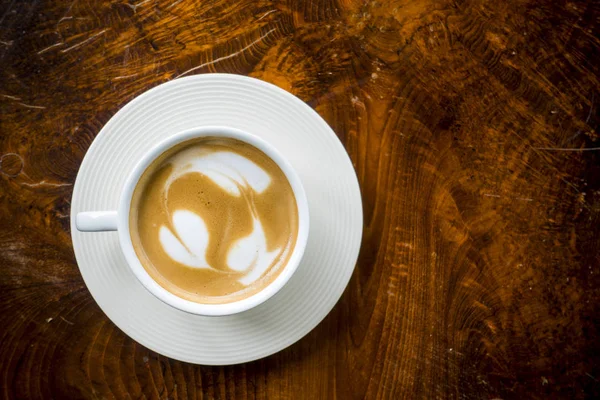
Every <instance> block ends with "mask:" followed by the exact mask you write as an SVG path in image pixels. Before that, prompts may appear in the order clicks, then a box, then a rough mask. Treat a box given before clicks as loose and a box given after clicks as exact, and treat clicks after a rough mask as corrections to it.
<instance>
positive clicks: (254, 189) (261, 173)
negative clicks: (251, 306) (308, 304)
mask: <svg viewBox="0 0 600 400" xmlns="http://www.w3.org/2000/svg"><path fill="white" fill-rule="evenodd" d="M129 226H130V234H131V239H132V242H133V247H134V249H135V252H136V254H137V256H138V258H139V259H140V261H141V263H142V265H143V267H144V269H145V270H146V271H147V272H148V274H149V275H150V276H151V277H152V278H153V279H154V280H155V281H156V282H157V283H158V284H159V285H161V286H162V287H163V288H165V289H166V290H168V291H169V292H171V293H173V294H175V295H177V296H179V297H182V298H184V299H187V300H191V301H195V302H198V303H207V304H218V303H229V302H233V301H237V300H241V299H244V298H246V297H249V296H251V295H253V294H255V293H257V292H259V291H261V290H262V289H264V288H265V287H266V286H268V285H269V284H270V283H271V282H272V281H273V280H275V278H277V276H278V275H279V274H280V272H281V271H282V270H283V268H284V267H285V265H286V264H287V262H288V260H289V258H290V256H291V254H292V252H293V250H294V246H295V244H296V237H297V234H298V207H297V204H296V199H295V197H294V192H293V190H292V187H291V186H290V183H289V182H288V180H287V178H286V176H285V174H284V173H283V171H282V170H281V169H280V168H279V166H278V165H277V164H276V163H275V162H274V161H273V160H271V158H269V157H268V156H267V155H266V154H265V153H263V152H262V151H261V150H259V149H257V148H256V147H254V146H252V145H250V144H247V143H245V142H242V141H239V140H235V139H228V138H218V137H204V138H198V139H193V140H190V141H187V142H184V143H181V144H179V145H177V146H175V147H173V148H171V149H170V150H168V151H166V152H165V153H163V154H162V155H161V156H160V157H158V158H157V159H156V160H155V161H154V162H153V163H152V164H151V165H150V166H149V167H148V168H147V169H146V171H145V172H144V173H143V175H142V177H141V178H140V180H139V182H138V184H137V186H136V188H135V191H134V194H133V197H132V201H131V212H130V215H129Z"/></svg>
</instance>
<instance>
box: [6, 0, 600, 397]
mask: <svg viewBox="0 0 600 400" xmlns="http://www.w3.org/2000/svg"><path fill="white" fill-rule="evenodd" d="M215 71H218V72H229V73H237V74H246V75H250V76H253V77H256V78H260V79H263V80H266V81H269V82H272V83H275V84H276V85H279V86H281V87H282V88H285V89H287V90H289V91H290V92H292V93H294V94H296V95H298V96H299V97H301V98H302V99H303V100H305V101H306V102H308V104H310V105H311V106H312V107H314V108H315V109H316V110H317V112H319V114H321V115H322V116H323V117H324V118H325V119H326V120H327V121H328V122H329V124H331V126H332V127H333V129H334V130H335V132H336V133H337V134H338V136H339V138H340V139H341V140H342V142H343V143H344V145H345V146H346V149H347V150H348V152H349V154H350V157H351V158H352V160H353V162H354V165H355V167H356V170H357V173H358V177H359V180H360V184H361V187H362V193H363V199H364V213H365V232H364V240H363V244H362V250H361V255H360V258H359V262H358V265H357V269H356V271H355V274H354V276H353V279H352V281H351V283H350V285H349V287H348V289H347V291H346V293H345V294H344V296H343V297H342V299H341V301H340V303H339V304H338V305H337V306H336V308H335V309H334V310H333V312H332V313H331V314H330V315H329V316H328V317H327V318H326V320H325V321H324V322H323V323H322V324H321V325H319V327H318V328H316V329H315V330H314V331H313V332H312V333H310V334H309V335H308V336H307V337H306V338H304V339H303V340H301V341H300V342H299V343H296V344H295V345H293V346H292V347H290V348H289V349H287V350H285V351H282V352H281V353H279V354H277V355H274V356H271V357H269V358H267V359H264V360H260V361H256V362H253V363H249V364H246V365H238V366H231V367H224V368H223V367H218V368H217V367H203V366H195V365H190V364H186V363H182V362H178V361H175V360H171V359H168V358H166V357H163V356H160V355H158V354H155V353H153V352H151V351H149V350H147V349H145V348H144V347H142V346H140V345H139V344H137V343H135V342H134V341H133V340H131V339H129V338H128V337H127V336H125V335H124V334H123V333H122V332H121V331H120V330H119V329H118V328H116V327H115V326H114V325H113V324H112V322H111V321H110V320H109V319H108V318H107V317H106V316H105V315H104V314H103V313H102V311H101V310H100V309H99V308H98V306H97V305H96V304H95V302H94V300H93V299H92V297H91V296H90V294H89V292H88V291H87V289H86V287H85V285H84V283H83V281H82V278H81V275H80V274H79V271H78V269H77V265H76V263H75V259H74V256H73V250H72V247H71V240H70V233H69V202H70V198H71V192H72V188H73V186H72V185H73V182H74V180H75V176H76V174H77V169H78V167H79V164H80V162H81V160H82V158H83V156H84V154H85V152H86V150H87V148H88V147H89V146H90V144H91V142H92V140H93V138H94V136H95V135H96V134H97V133H98V132H99V130H100V129H101V127H102V126H103V125H104V124H105V123H106V122H107V121H108V120H109V118H110V117H111V116H112V115H113V114H114V113H115V112H116V111H117V110H118V109H119V108H120V107H122V106H123V105H124V104H126V103H127V102H128V101H130V100H131V99H133V98H134V97H135V96H137V95H139V94H140V93H142V92H144V91H145V90H148V89H149V88H151V87H153V86H155V85H158V84H160V83H162V82H166V81H168V80H171V79H174V78H176V77H178V76H183V75H190V74H199V73H207V72H215ZM599 105H600V3H599V2H598V1H583V0H572V1H563V0H495V1H488V0H397V1H383V0H380V1H363V0H313V1H311V0H287V1H266V0H261V1H254V0H241V1H238V0H212V1H209V0H205V1H200V0H198V1H192V0H138V1H137V3H136V4H134V3H133V0H129V1H127V0H117V1H111V2H108V1H94V0H74V1H73V0H56V1H44V2H42V1H36V0H30V1H15V0H12V1H11V0H2V5H1V6H0V157H1V159H0V160H1V161H0V268H1V271H0V326H1V328H0V337H1V339H0V396H2V397H6V398H21V399H26V398H44V399H50V398H56V399H65V398H129V397H131V398H161V399H166V398H169V399H172V398H190V397H191V398H205V399H212V398H221V399H225V398H227V399H233V398H244V399H245V398H261V399H266V398H269V399H296V398H300V399H316V398H323V399H333V398H338V399H361V398H389V399H400V398H407V399H415V398H456V399H493V398H501V399H507V398H540V399H542V398H548V397H553V398H584V397H590V398H591V397H598V396H600V382H599V381H600V332H599V328H600V322H599V321H600V310H599V307H600V255H599V250H600V158H599V157H600V151H597V150H600V149H599V148H600V145H599V144H598V124H599V122H600V118H599V113H598V109H599Z"/></svg>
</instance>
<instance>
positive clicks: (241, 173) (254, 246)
mask: <svg viewBox="0 0 600 400" xmlns="http://www.w3.org/2000/svg"><path fill="white" fill-rule="evenodd" d="M170 164H171V166H172V167H173V171H172V172H171V174H170V175H169V178H168V179H167V181H166V185H165V187H164V189H163V190H164V193H163V196H164V199H165V207H168V201H169V188H170V187H171V184H172V183H173V182H174V181H176V180H177V179H179V178H180V177H182V176H184V175H186V174H191V173H197V174H201V175H204V176H206V177H207V178H208V179H210V180H211V181H213V182H214V183H215V184H216V185H218V186H219V187H220V188H221V189H223V190H224V191H225V192H226V193H228V194H229V195H230V196H234V197H240V196H243V198H244V200H245V201H246V203H247V207H248V212H249V213H250V214H251V215H252V232H251V233H250V234H249V235H248V236H246V237H243V238H241V239H238V240H236V241H235V242H234V243H232V244H231V246H230V247H229V251H228V252H227V262H226V264H227V267H229V268H230V269H232V270H234V271H238V272H244V273H245V275H244V276H242V277H240V278H239V279H238V282H240V283H242V284H244V285H249V284H251V283H253V282H254V281H256V280H257V279H258V278H260V277H261V276H262V274H263V273H264V272H265V271H266V270H267V268H269V267H270V266H271V265H273V263H274V262H275V261H276V259H277V258H278V257H279V256H280V255H281V253H282V252H284V251H286V253H287V252H288V251H289V246H286V247H285V248H283V249H282V248H278V249H275V250H273V251H267V239H266V237H265V232H264V229H263V227H262V223H261V222H260V218H259V217H258V216H257V215H256V212H255V211H254V210H255V205H254V202H253V194H252V193H250V191H253V192H255V193H258V194H260V193H262V192H264V191H265V190H266V189H267V188H268V187H269V185H270V184H271V178H270V177H269V175H268V174H267V173H266V172H265V171H264V170H263V169H261V168H260V167H259V166H257V165H256V164H254V163H253V162H252V161H250V160H248V159H247V158H245V157H243V156H241V155H239V154H236V153H231V152H218V153H206V152H203V151H202V150H201V149H195V148H192V149H188V150H185V151H182V152H181V153H179V154H177V155H176V156H175V157H173V159H172V160H171V161H170ZM167 212H169V210H168V208H167ZM169 214H170V215H171V224H172V226H173V228H174V230H175V232H176V234H174V233H173V232H171V230H170V229H169V227H167V226H165V225H162V226H161V227H160V231H159V238H160V242H161V244H162V246H163V249H164V251H165V252H166V253H167V254H168V255H169V256H170V257H171V258H172V259H173V260H174V261H177V262H179V263H181V264H184V265H187V266H189V267H193V268H209V269H214V268H213V267H212V266H210V265H209V263H208V261H207V260H206V250H207V248H208V241H209V239H210V237H209V236H210V234H209V232H208V229H207V228H206V224H205V223H204V220H202V218H201V217H200V216H199V215H196V214H194V213H193V212H192V211H189V210H176V211H174V212H173V213H171V212H169ZM178 238H179V239H178Z"/></svg>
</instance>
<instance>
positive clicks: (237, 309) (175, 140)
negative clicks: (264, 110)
mask: <svg viewBox="0 0 600 400" xmlns="http://www.w3.org/2000/svg"><path fill="white" fill-rule="evenodd" d="M201 137H223V138H230V139H237V140H240V141H242V142H245V143H248V144H250V145H252V146H254V147H256V148H258V149H259V150H261V151H262V152H263V153H265V154H266V155H267V156H268V157H269V158H271V159H272V160H273V161H274V162H275V163H276V164H277V165H278V166H279V168H281V170H282V171H283V173H284V174H285V176H286V178H287V180H288V182H289V183H290V186H291V187H292V191H293V193H294V197H295V198H296V205H297V207H298V235H297V237H296V244H295V246H294V249H293V251H292V254H291V256H290V258H289V260H288V262H287V264H286V265H285V266H284V267H283V270H282V271H281V272H280V273H279V275H278V276H277V278H275V280H273V282H271V283H270V284H269V285H267V286H266V287H265V288H263V289H262V290H261V291H259V292H258V293H255V294H253V295H251V296H249V297H246V298H244V299H241V300H237V301H234V302H231V303H222V304H207V303H197V302H194V301H191V300H186V299H184V298H181V297H179V296H177V295H175V294H173V293H171V292H169V291H168V290H167V289H165V288H163V287H162V286H161V285H159V284H158V282H156V281H155V280H154V279H152V277H151V276H150V274H148V272H147V271H146V269H145V268H144V267H143V265H142V263H141V261H140V260H139V258H138V257H137V254H136V253H135V250H134V247H133V243H132V240H131V234H130V232H129V212H130V209H131V200H132V197H133V192H134V190H135V187H136V186H137V183H138V181H139V179H140V178H141V176H142V174H143V173H144V171H145V170H146V168H148V166H150V164H151V163H152V162H153V161H154V160H155V159H156V158H157V157H159V156H160V155H161V154H163V153H164V152H165V151H167V150H168V149H170V148H172V147H173V146H175V145H177V144H179V143H182V142H185V141H187V140H191V139H196V138H201ZM117 230H118V234H119V242H120V245H121V250H122V252H123V254H124V255H125V259H126V260H127V264H128V265H129V268H130V269H131V270H132V272H133V273H134V275H135V276H136V278H137V279H138V281H140V283H141V284H142V285H143V286H144V287H145V288H146V290H148V291H149V292H150V293H151V294H153V295H154V296H155V297H157V298H158V299H159V300H161V301H162V302H164V303H166V304H168V305H170V306H172V307H174V308H177V309H179V310H182V311H185V312H188V313H191V314H197V315H204V316H224V315H232V314H237V313H241V312H244V311H247V310H249V309H251V308H254V307H256V306H258V305H260V304H262V303H264V302H265V301H267V300H268V299H270V298H271V297H273V296H274V295H275V294H276V293H277V292H279V290H281V288H283V286H285V284H286V283H287V282H288V281H289V280H290V278H291V277H292V275H293V274H294V273H295V272H296V270H297V268H298V265H299V264H300V261H301V260H302V257H303V255H304V250H305V248H306V244H307V242H308V232H309V211H308V200H307V198H306V192H305V190H304V186H303V185H302V181H301V180H300V177H299V176H298V174H297V172H296V170H295V169H294V168H293V167H292V165H291V164H290V163H289V161H288V160H287V159H286V158H285V157H284V156H283V155H282V154H281V153H280V152H279V151H278V150H277V149H275V147H273V146H272V145H271V144H269V143H268V142H266V141H265V140H263V139H261V138H259V137H257V136H255V135H253V134H251V133H249V132H246V131H243V130H241V129H238V128H232V127H228V126H223V125H214V126H213V125H211V126H199V127H196V128H191V129H187V130H185V131H181V132H179V133H176V134H174V135H172V136H170V137H168V138H166V139H164V140H163V141H161V142H159V143H158V144H156V145H155V146H153V147H152V148H151V149H150V150H149V151H148V152H146V153H145V154H144V156H143V157H142V158H141V159H140V160H139V161H138V162H137V163H136V165H135V167H134V168H133V170H132V171H131V173H130V174H129V176H128V177H127V179H126V181H125V184H124V186H123V190H122V192H121V196H120V199H119V207H118V212H117Z"/></svg>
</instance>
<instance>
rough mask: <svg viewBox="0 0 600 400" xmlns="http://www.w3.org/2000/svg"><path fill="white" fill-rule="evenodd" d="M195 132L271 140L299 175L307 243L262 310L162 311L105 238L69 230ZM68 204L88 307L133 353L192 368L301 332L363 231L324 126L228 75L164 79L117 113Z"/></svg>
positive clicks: (352, 191)
mask: <svg viewBox="0 0 600 400" xmlns="http://www.w3.org/2000/svg"><path fill="white" fill-rule="evenodd" d="M203 125H227V126H231V127H234V128H239V129H243V130H245V131H247V132H250V133H253V134H255V135H257V136H260V137H262V138H263V139H265V140H267V141H268V142H270V143H271V144H272V145H273V146H274V147H276V148H277V149H278V150H279V151H280V152H281V153H282V154H283V155H284V156H285V157H287V159H288V160H289V161H290V163H291V164H292V165H293V166H294V168H295V169H296V171H297V172H298V174H299V175H300V178H301V179H302V182H303V185H304V188H305V190H306V194H307V197H308V202H309V208H310V234H309V240H308V245H307V247H306V252H305V255H304V258H303V260H302V263H301V264H300V266H299V268H298V270H297V271H296V273H295V275H294V276H293V277H292V279H291V280H290V281H289V282H288V284H287V285H286V286H285V287H284V288H283V289H281V291H280V292H279V293H278V294H277V295H275V296H274V297H273V298H271V299H270V300H268V301H267V302H266V303H264V304H262V305H260V306H258V307H257V308H254V309H252V310H250V311H246V312H244V313H241V314H237V315H231V316H227V317H201V316H197V315H192V314H188V313H185V312H183V311H179V310H176V309H174V308H172V307H170V306H168V305H166V304H164V303H162V302H161V301H160V300H158V299H157V298H155V297H154V296H152V295H151V294H150V293H149V292H148V291H146V289H144V287H143V286H142V285H141V283H139V282H138V281H137V279H136V278H135V276H134V275H133V273H132V272H131V271H130V270H129V268H128V266H127V264H126V262H125V258H124V256H123V254H122V253H121V250H120V248H119V242H118V235H117V233H116V232H104V233H82V232H78V231H77V230H76V228H75V225H74V221H75V218H74V217H75V215H76V214H77V213H78V212H79V211H94V210H116V209H117V203H118V199H119V193H120V190H121V187H122V185H123V183H124V180H125V179H126V177H127V175H128V174H129V172H130V171H131V169H132V168H133V166H134V164H135V163H136V161H137V160H138V159H139V158H140V157H141V156H142V154H144V153H145V152H146V151H147V150H149V149H150V148H151V147H152V146H153V145H154V144H156V143H157V142H158V141H160V140H162V139H164V138H166V137H168V136H170V135H173V134H175V133H177V132H180V131H183V130H186V129H190V128H194V127H198V126H203ZM71 204H72V206H71V235H72V238H73V247H74V249H75V256H76V257H77V263H78V264H79V269H80V271H81V274H82V275H83V279H84V280H85V283H86V285H87V287H88V288H89V290H90V292H91V293H92V296H93V297H94V299H95V300H96V302H97V303H98V305H99V306H100V307H101V308H102V310H103V311H104V312H105V313H106V315H108V317H109V318H110V319H111V320H112V321H113V322H114V323H115V324H116V325H117V326H118V327H119V328H121V329H122V330H123V331H124V332H125V333H126V334H127V335H129V336H130V337H132V338H133V339H135V340H136V341H138V342H139V343H141V344H142V345H144V346H146V347H148V348H150V349H152V350H154V351H156V352H158V353H161V354H163V355H166V356H168V357H172V358H175V359H178V360H182V361H187V362H192V363H196V364H207V365H223V364H236V363H242V362H247V361H252V360H255V359H258V358H262V357H266V356H268V355H270V354H273V353H276V352H278V351H280V350H282V349H284V348H285V347H287V346H289V345H291V344H292V343H294V342H296V341H297V340H299V339H300V338H302V337H303V336H304V335H306V334H307V333H308V332H309V331H310V330H312V329H313V328H314V327H315V326H316V325H317V324H318V323H319V322H320V321H321V320H322V319H323V318H324V317H325V316H326V315H327V314H328V313H329V311H330V310H331V309H332V308H333V306H334V305H335V303H336V302H337V301H338V299H339V297H340V296H341V295H342V292H343V291H344V288H345V287H346V285H347V284H348V280H349V279H350V276H351V275H352V271H353V269H354V265H355V263H356V259H357V256H358V250H359V247H360V240H361V235H362V205H361V198H360V191H359V187H358V181H357V179H356V174H355V172H354V169H353V167H352V164H351V162H350V159H349V158H348V155H347V154H346V151H345V149H344V147H343V146H342V144H341V143H340V141H339V140H338V138H337V137H336V136H335V134H334V132H333V131H332V130H331V128H330V127H329V126H328V125H327V124H326V123H325V121H323V119H321V117H320V116H319V115H318V114H317V113H316V112H315V111H313V110H312V109H311V108H310V107H308V106H307V105H306V104H305V103H304V102H302V101H301V100H299V99H298V98H296V97H294V96H293V95H291V94H289V93H288V92H286V91H284V90H282V89H280V88H278V87H276V86H274V85H271V84H268V83H266V82H263V81H260V80H257V79H252V78H248V77H243V76H238V75H227V74H206V75H196V76H191V77H186V78H182V79H177V80H173V81H170V82H168V83H165V84H163V85H160V86H157V87H155V88H153V89H151V90H150V91H148V92H146V93H144V94H142V95H141V96H139V97H137V98H136V99H135V100H133V101H131V102H130V103H129V104H127V105H126V106H125V107H123V108H122V109H121V110H120V111H119V112H118V113H117V114H116V115H115V116H114V117H113V118H112V119H111V120H110V121H109V122H108V123H107V124H106V126H105V127H104V128H103V129H102V131H101V132H100V133H99V134H98V136H97V137H96V139H95V140H94V142H93V143H92V146H91V147H90V148H89V150H88V152H87V154H86V155H85V158H84V160H83V163H82V164H81V168H80V169H79V173H78V175H77V180H76V182H75V188H74V192H73V199H72V203H71Z"/></svg>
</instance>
